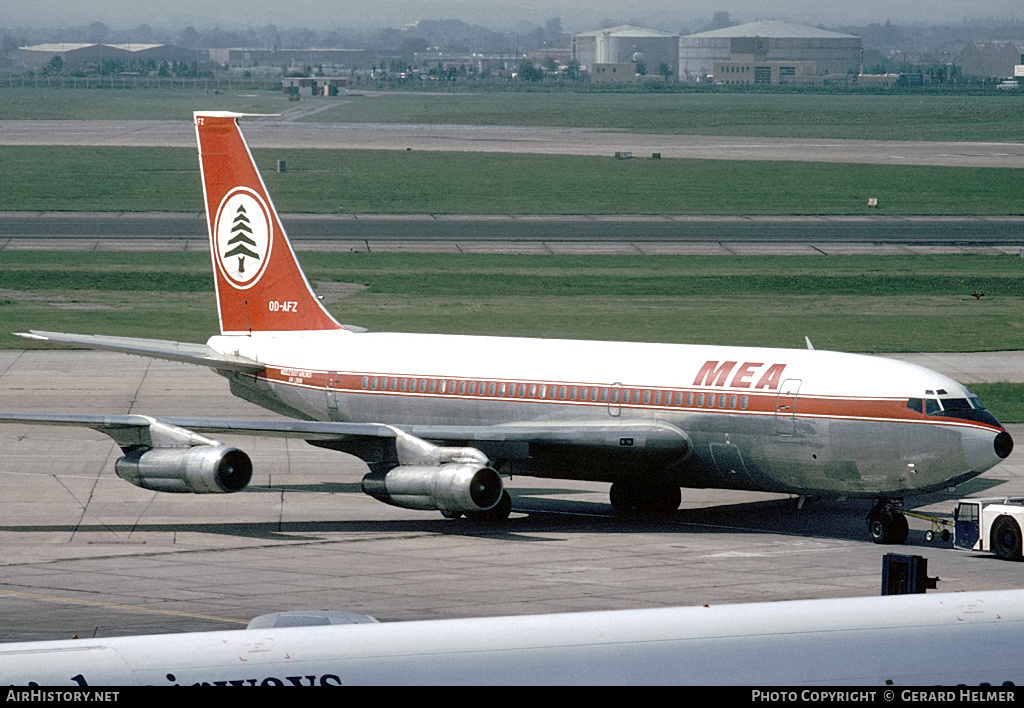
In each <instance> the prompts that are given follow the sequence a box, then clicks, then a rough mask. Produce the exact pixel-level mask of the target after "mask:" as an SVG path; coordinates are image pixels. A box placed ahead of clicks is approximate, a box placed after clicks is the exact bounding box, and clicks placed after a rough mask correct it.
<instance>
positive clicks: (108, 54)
mask: <svg viewBox="0 0 1024 708" xmlns="http://www.w3.org/2000/svg"><path fill="white" fill-rule="evenodd" d="M196 56H197V52H196V50H194V49H186V48H184V47H177V46H174V45H173V44H96V43H91V44H76V43H70V42H60V43H54V44H36V45H33V46H31V47H19V48H18V59H19V60H20V61H21V63H22V64H23V65H24V66H25V68H27V69H32V70H38V69H41V68H43V67H44V66H47V65H48V64H49V63H50V62H51V61H53V58H54V57H60V59H61V62H62V63H63V66H64V67H65V68H73V67H82V66H87V65H90V64H92V65H97V66H98V65H101V64H103V62H105V61H112V60H114V61H120V62H122V63H124V64H129V63H133V62H134V63H137V64H141V63H143V62H149V61H153V62H155V63H157V64H159V63H162V62H175V61H177V62H194V61H195V60H196ZM200 59H201V60H204V59H206V52H205V50H204V51H203V52H202V55H201V57H200Z"/></svg>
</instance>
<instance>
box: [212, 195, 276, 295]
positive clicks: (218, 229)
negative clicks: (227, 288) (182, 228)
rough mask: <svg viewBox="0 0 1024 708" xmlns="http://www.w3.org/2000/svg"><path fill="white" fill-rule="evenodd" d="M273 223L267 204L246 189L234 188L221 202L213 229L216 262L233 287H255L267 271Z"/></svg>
mask: <svg viewBox="0 0 1024 708" xmlns="http://www.w3.org/2000/svg"><path fill="white" fill-rule="evenodd" d="M272 223H273V222H272V221H271V217H270V209H269V207H268V206H267V204H266V202H264V201H263V199H262V198H261V197H260V196H259V195H258V194H257V193H256V192H254V191H253V190H251V189H249V188H247V187H235V188H234V189H232V190H231V191H230V192H228V193H227V195H226V196H225V197H224V199H223V200H222V201H221V203H220V208H219V209H218V210H217V221H216V223H215V224H214V227H213V233H214V246H215V248H216V249H217V253H216V256H215V257H214V261H215V262H216V263H217V267H218V268H219V269H220V272H221V274H222V275H223V276H224V277H225V278H226V279H227V281H228V282H229V283H231V285H233V286H234V287H236V288H239V289H243V290H244V289H245V288H250V287H252V286H253V285H255V284H256V282H257V281H258V280H259V279H260V277H261V276H262V275H263V272H264V271H265V270H266V267H267V262H268V261H269V260H270V249H271V246H272V244H273V238H272V236H273V233H272V232H273V227H272Z"/></svg>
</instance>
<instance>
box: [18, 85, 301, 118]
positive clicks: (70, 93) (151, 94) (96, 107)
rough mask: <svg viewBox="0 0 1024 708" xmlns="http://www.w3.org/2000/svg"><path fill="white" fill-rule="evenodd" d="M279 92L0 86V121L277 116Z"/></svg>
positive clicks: (281, 101) (284, 103)
mask: <svg viewBox="0 0 1024 708" xmlns="http://www.w3.org/2000/svg"><path fill="white" fill-rule="evenodd" d="M288 107H289V103H288V99H287V97H286V96H284V95H282V94H281V93H278V92H273V93H272V92H269V91H255V90H254V91H246V90H238V91H232V92H225V93H214V92H213V91H197V90H194V89H192V88H187V89H184V88H182V89H166V90H157V89H153V90H147V89H139V90H129V89H48V88H22V87H13V88H12V87H0V120H185V121H191V120H192V112H193V111H204V110H210V111H238V112H239V113H280V112H281V111H283V110H286V109H287V108H288Z"/></svg>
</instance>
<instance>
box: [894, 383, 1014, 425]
mask: <svg viewBox="0 0 1024 708" xmlns="http://www.w3.org/2000/svg"><path fill="white" fill-rule="evenodd" d="M943 394H945V396H949V394H948V393H947V392H946V391H945V390H943V389H938V390H937V391H925V396H926V397H925V398H910V399H907V408H909V409H910V410H913V411H917V412H918V413H922V412H923V413H924V414H925V415H932V416H941V417H943V418H960V419H961V420H972V421H977V422H980V423H986V424H988V425H994V426H998V425H999V421H997V420H996V419H995V418H994V417H993V416H992V414H991V413H989V412H988V411H987V410H985V406H983V405H982V403H981V401H979V400H978V397H977V396H975V395H974V394H972V393H970V392H968V397H967V398H954V397H948V398H946V397H944V396H943Z"/></svg>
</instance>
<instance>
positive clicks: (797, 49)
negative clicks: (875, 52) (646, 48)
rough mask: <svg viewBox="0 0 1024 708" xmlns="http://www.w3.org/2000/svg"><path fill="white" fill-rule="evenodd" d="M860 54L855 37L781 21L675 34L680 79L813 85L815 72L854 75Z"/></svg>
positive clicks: (824, 74) (857, 40)
mask: <svg viewBox="0 0 1024 708" xmlns="http://www.w3.org/2000/svg"><path fill="white" fill-rule="evenodd" d="M861 52H862V44H861V39H860V37H856V36H854V35H851V34H842V33H839V32H830V31H828V30H823V29H819V28H818V27H812V26H810V25H804V24H800V23H797V22H789V21H784V20H759V21H757V22H750V23H748V24H745V25H738V26H736V27H726V28H724V29H717V30H711V31H709V32H699V33H697V34H691V35H687V36H685V37H680V38H679V62H678V63H679V78H680V80H681V81H706V80H708V79H709V78H710V79H713V80H715V81H719V80H722V78H723V77H726V78H727V80H728V81H729V82H730V83H751V84H754V83H765V84H768V83H778V82H780V81H781V82H783V83H785V82H786V81H790V82H797V81H799V82H802V83H812V82H814V81H815V79H814V78H813V77H815V76H817V77H820V76H827V75H833V76H834V75H841V76H846V75H848V74H857V73H859V72H860V66H861ZM812 65H813V66H812ZM716 66H717V67H718V70H716ZM723 70H724V72H723ZM720 72H723V73H721V76H720V75H719V74H720ZM741 77H742V78H741Z"/></svg>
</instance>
